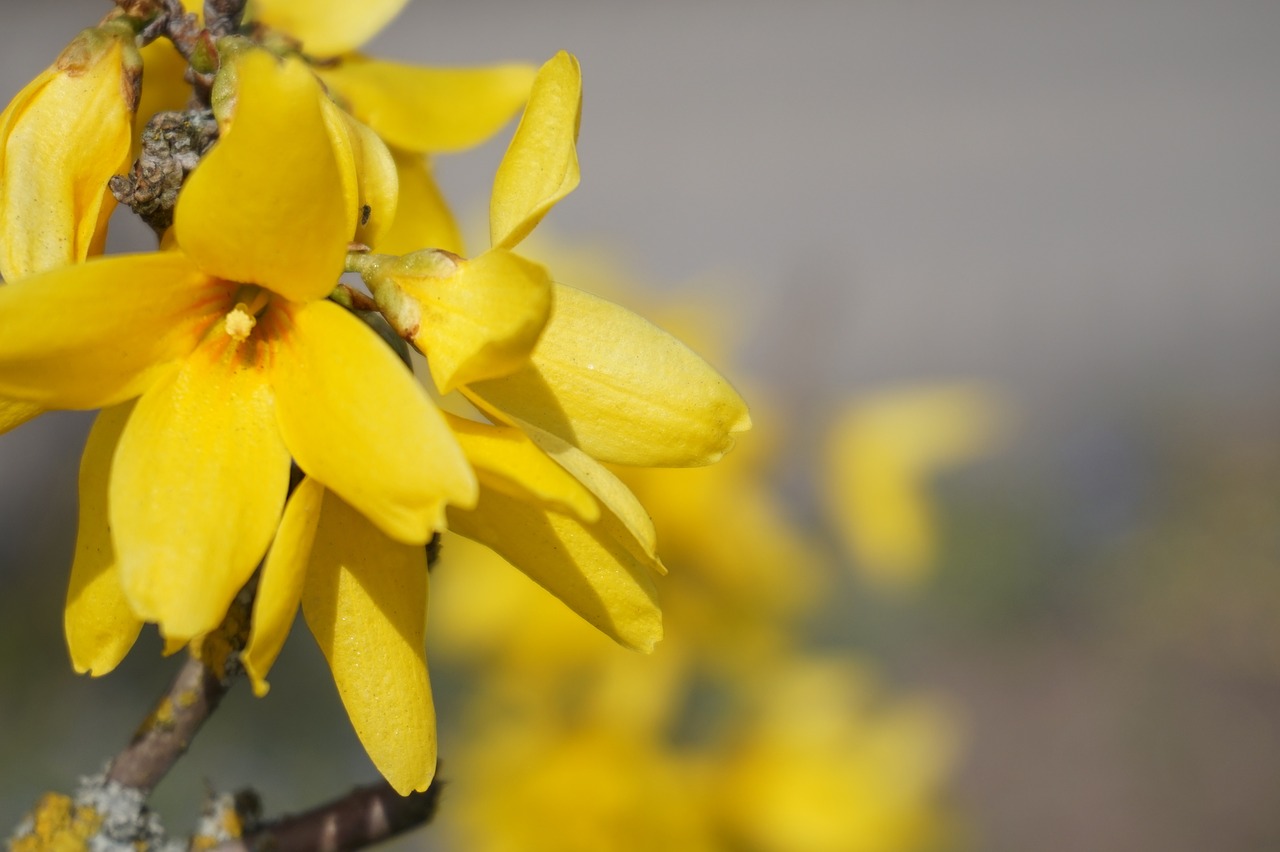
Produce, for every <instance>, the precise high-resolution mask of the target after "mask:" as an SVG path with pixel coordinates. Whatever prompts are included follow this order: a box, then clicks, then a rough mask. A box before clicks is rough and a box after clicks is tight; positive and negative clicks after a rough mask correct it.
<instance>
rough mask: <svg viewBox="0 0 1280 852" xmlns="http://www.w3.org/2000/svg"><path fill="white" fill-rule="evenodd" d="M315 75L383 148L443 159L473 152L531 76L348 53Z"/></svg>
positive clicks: (508, 69)
mask: <svg viewBox="0 0 1280 852" xmlns="http://www.w3.org/2000/svg"><path fill="white" fill-rule="evenodd" d="M316 73H317V74H319V75H320V79H321V80H323V81H324V82H325V85H327V86H328V87H329V89H330V91H332V92H334V93H335V94H336V95H337V96H338V98H339V100H341V101H342V103H343V105H344V106H345V107H346V108H347V111H348V112H350V113H351V114H352V115H354V116H355V117H356V118H358V119H360V120H361V121H363V122H364V123H365V124H367V125H369V126H370V127H372V128H373V129H374V131H375V132H376V133H377V134H378V135H379V136H381V137H382V138H383V139H385V140H387V144H389V145H392V146H394V147H396V148H403V149H405V150H408V151H417V152H420V153H430V154H443V153H448V152H451V151H462V150H465V149H467V148H473V147H475V146H476V145H479V144H480V143H481V142H483V141H485V140H486V139H488V138H489V137H490V136H492V135H493V134H495V133H497V132H498V131H499V130H501V129H502V126H503V125H504V124H506V123H507V121H509V120H510V119H511V116H512V115H514V114H515V112H516V110H518V109H520V105H521V104H523V103H524V102H525V99H526V98H527V97H528V96H529V85H530V84H531V83H532V82H533V76H534V69H533V68H531V67H529V66H528V65H521V64H511V65H494V66H492V67H489V68H420V67H418V66H415V65H402V64H400V63H397V62H382V61H380V60H377V59H369V58H368V57H365V56H360V55H358V54H352V55H349V56H344V57H342V60H341V61H340V62H338V63H337V64H336V65H333V66H330V67H327V68H317V69H316Z"/></svg>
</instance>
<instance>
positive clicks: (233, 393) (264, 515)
mask: <svg viewBox="0 0 1280 852" xmlns="http://www.w3.org/2000/svg"><path fill="white" fill-rule="evenodd" d="M230 340H231V338H230V337H226V341H230ZM242 345H248V343H247V342H246V344H242ZM220 349H222V350H225V351H219V350H220ZM288 485H289V453H288V450H286V449H285V446H284V442H283V441H281V439H280V433H279V431H278V429H277V427H276V417H275V402H274V400H273V399H272V395H271V390H270V388H269V386H268V385H267V381H266V375H265V373H264V372H263V371H261V370H260V369H257V368H256V367H255V366H253V365H252V364H246V363H245V360H244V359H243V358H242V357H241V356H240V355H239V354H238V353H237V352H235V351H232V350H231V348H230V346H229V344H228V343H226V342H224V341H220V340H216V339H214V340H212V341H210V342H209V343H206V344H205V345H204V346H202V347H201V348H200V349H199V350H197V351H196V352H195V353H193V354H192V356H191V357H190V358H188V359H187V360H186V361H185V362H184V363H183V364H182V365H181V367H180V368H178V369H175V370H174V371H173V372H172V373H171V374H170V375H169V376H168V377H167V378H165V379H163V380H161V381H160V382H158V383H157V384H156V386H155V387H153V388H152V389H151V390H150V391H149V392H148V393H146V394H145V395H143V396H142V398H140V399H139V400H138V404H137V407H136V408H135V409H134V412H133V416H132V417H130V418H129V424H128V426H127V427H126V428H125V430H124V435H123V436H122V437H121V439H120V446H119V448H118V449H117V451H116V459H115V466H114V468H113V471H112V476H111V493H110V498H111V504H110V517H111V527H112V530H113V532H114V536H115V543H116V550H117V555H118V557H119V560H120V568H121V572H122V574H123V577H124V586H125V592H126V593H127V594H128V596H129V600H130V602H131V603H132V604H133V608H134V611H135V612H137V613H138V614H139V615H140V616H142V617H143V618H145V619H146V620H147V621H154V622H157V623H158V624H159V625H160V630H161V632H162V633H164V635H165V636H167V637H169V638H175V639H182V638H191V637H193V636H196V635H198V634H201V633H206V632H208V631H209V630H212V629H213V628H215V627H217V626H218V624H219V622H220V621H221V620H222V617H223V615H224V614H225V613H226V610H227V606H228V605H229V604H230V603H231V600H232V598H234V597H235V595H236V593H237V592H238V591H239V590H240V587H241V586H243V585H244V583H245V581H246V580H248V579H249V575H250V574H252V573H253V570H254V568H255V567H256V566H257V564H258V561H259V560H260V559H261V558H262V556H263V554H264V553H265V552H266V550H267V545H268V544H269V543H270V541H271V537H272V535H273V534H274V533H275V531H276V527H277V526H278V524H279V521H280V513H281V511H282V510H283V508H284V499H285V493H286V491H287V489H288Z"/></svg>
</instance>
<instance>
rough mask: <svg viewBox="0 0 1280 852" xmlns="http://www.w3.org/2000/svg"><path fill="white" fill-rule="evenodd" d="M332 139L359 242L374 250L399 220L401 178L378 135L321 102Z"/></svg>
mask: <svg viewBox="0 0 1280 852" xmlns="http://www.w3.org/2000/svg"><path fill="white" fill-rule="evenodd" d="M320 105H321V108H322V111H323V113H324V119H325V124H326V126H327V127H328V128H329V138H330V140H331V141H332V142H333V147H334V150H335V151H336V152H338V162H339V164H340V166H341V167H342V168H341V169H340V171H341V172H342V185H343V195H344V197H345V198H346V203H347V206H348V207H349V208H351V209H353V210H354V211H355V222H356V225H355V235H354V237H353V239H354V241H355V242H358V243H364V244H365V245H369V246H372V245H374V244H375V243H376V242H377V241H378V239H379V238H380V237H381V236H382V234H383V232H384V231H386V230H387V229H388V228H390V227H391V223H392V221H393V220H394V219H395V217H396V204H397V198H398V195H399V175H398V173H397V171H396V164H395V160H393V159H392V158H391V152H390V151H389V150H388V149H387V146H386V145H385V144H384V143H383V141H382V140H381V139H379V138H378V135H377V134H376V133H374V132H373V131H372V130H370V129H369V128H368V127H367V126H365V125H364V124H361V123H360V122H359V121H356V120H355V119H354V118H352V117H351V116H350V115H348V114H347V112H346V111H345V110H343V109H342V108H341V107H340V106H338V105H337V104H335V103H334V102H333V101H331V100H329V99H328V98H321V99H320Z"/></svg>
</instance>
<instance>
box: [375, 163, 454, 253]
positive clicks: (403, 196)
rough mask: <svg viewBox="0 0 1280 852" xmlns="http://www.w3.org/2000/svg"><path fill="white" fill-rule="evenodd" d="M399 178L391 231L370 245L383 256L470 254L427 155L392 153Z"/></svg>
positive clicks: (388, 230) (387, 231) (389, 229)
mask: <svg viewBox="0 0 1280 852" xmlns="http://www.w3.org/2000/svg"><path fill="white" fill-rule="evenodd" d="M391 156H392V158H393V159H394V160H395V164H396V172H397V173H398V175H399V184H400V202H399V204H397V205H396V218H395V221H394V222H393V223H392V224H391V227H390V228H388V229H387V230H386V231H384V232H383V233H382V234H381V235H380V236H379V237H378V238H377V239H376V240H375V241H374V242H372V243H367V245H369V246H372V247H373V249H374V250H375V251H378V252H381V253H382V254H393V255H401V254H408V253H410V252H414V251H418V250H419V249H426V248H433V249H444V250H445V251H450V252H453V253H454V254H466V252H465V251H464V249H463V245H462V235H461V233H460V232H459V231H458V223H457V222H455V221H454V218H453V213H452V212H451V211H450V210H449V205H448V204H447V203H446V202H445V200H444V196H443V195H442V194H441V193H440V188H439V187H438V186H436V181H435V178H434V177H432V175H431V164H430V162H428V160H427V157H426V155H424V154H415V153H413V152H411V151H402V150H400V149H399V148H392V149H391Z"/></svg>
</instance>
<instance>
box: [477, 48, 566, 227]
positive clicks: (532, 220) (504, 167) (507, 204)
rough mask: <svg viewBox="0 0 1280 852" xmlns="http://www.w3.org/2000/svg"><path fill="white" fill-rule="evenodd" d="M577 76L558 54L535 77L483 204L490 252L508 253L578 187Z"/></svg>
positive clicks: (562, 53)
mask: <svg viewBox="0 0 1280 852" xmlns="http://www.w3.org/2000/svg"><path fill="white" fill-rule="evenodd" d="M581 117H582V72H581V70H580V69H579V67H578V60H577V59H576V58H575V57H574V56H573V55H572V54H569V53H566V52H564V51H563V50H562V51H560V52H559V53H557V54H556V55H555V56H553V57H552V58H551V59H549V60H548V61H547V63H546V64H545V65H543V66H542V68H541V69H539V71H538V76H537V78H536V79H535V80H534V82H533V88H532V91H531V92H530V94H529V103H528V104H527V105H526V106H525V109H524V115H523V116H521V118H520V126H519V127H518V128H516V133H515V136H513V137H512V139H511V145H510V147H508V148H507V153H506V155H505V156H504V157H503V158H502V163H501V165H499V166H498V173H497V175H496V176H495V177H494V180H493V194H492V197H491V198H490V201H489V238H490V241H491V243H492V245H493V246H494V248H513V247H514V246H515V245H516V244H517V243H519V242H520V241H521V240H523V239H524V238H525V237H526V236H528V234H529V232H530V231H532V230H533V228H534V226H536V225H537V224H538V223H539V222H541V221H542V217H543V216H545V215H546V214H547V211H549V210H550V209H551V208H552V207H554V206H555V204H556V202H557V201H559V200H560V199H561V198H564V197H565V196H566V195H568V194H569V193H570V192H572V191H573V189H574V188H575V187H576V186H577V185H578V180H579V171H578V152H577V147H576V146H577V141H578V126H579V123H580V121H581Z"/></svg>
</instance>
